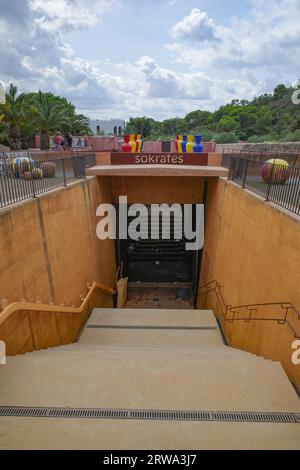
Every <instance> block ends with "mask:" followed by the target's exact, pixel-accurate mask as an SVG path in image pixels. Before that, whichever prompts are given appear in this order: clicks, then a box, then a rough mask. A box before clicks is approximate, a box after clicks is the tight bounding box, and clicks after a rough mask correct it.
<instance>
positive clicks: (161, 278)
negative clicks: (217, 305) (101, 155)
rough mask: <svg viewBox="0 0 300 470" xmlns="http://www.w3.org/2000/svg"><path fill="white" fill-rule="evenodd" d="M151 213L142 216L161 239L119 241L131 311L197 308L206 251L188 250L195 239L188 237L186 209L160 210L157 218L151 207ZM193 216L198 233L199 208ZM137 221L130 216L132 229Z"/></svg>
mask: <svg viewBox="0 0 300 470" xmlns="http://www.w3.org/2000/svg"><path fill="white" fill-rule="evenodd" d="M147 209H148V213H147V215H146V214H144V215H140V220H141V222H142V223H144V222H146V226H148V227H151V229H152V230H153V229H154V231H156V233H157V239H154V238H153V237H152V236H151V235H150V236H149V237H148V238H145V239H143V238H139V239H138V240H134V239H131V238H130V237H128V238H127V239H126V240H118V241H117V259H118V264H119V265H121V264H122V266H123V275H124V276H125V277H128V281H129V284H128V287H129V288H128V298H127V307H136V308H139V307H141V308H142V307H143V308H145V307H147V308H185V309H186V308H193V307H194V304H195V297H196V292H197V284H198V271H199V261H200V257H201V252H202V251H201V250H193V251H191V250H187V244H188V243H189V242H191V239H190V238H189V239H187V238H186V236H185V234H186V232H185V219H186V214H185V212H184V208H183V205H178V211H177V212H176V210H175V211H174V212H171V213H170V212H169V213H168V214H167V213H166V211H168V209H163V208H162V206H160V208H157V211H158V212H157V213H156V214H155V209H153V207H151V208H150V206H147ZM117 211H118V212H119V206H118V207H117ZM164 211H165V212H164ZM129 213H130V207H129ZM191 215H192V227H191V229H192V231H193V232H195V231H196V230H197V216H196V205H195V204H194V205H191ZM168 217H169V219H168ZM145 218H146V220H145ZM118 219H119V218H118ZM133 219H134V217H133V216H128V220H127V224H128V228H129V227H130V224H131V223H132V221H133ZM166 220H169V222H170V223H169V224H167V225H168V228H166V226H165V224H164V222H166ZM178 229H179V230H178ZM128 231H129V230H128ZM179 233H180V236H179Z"/></svg>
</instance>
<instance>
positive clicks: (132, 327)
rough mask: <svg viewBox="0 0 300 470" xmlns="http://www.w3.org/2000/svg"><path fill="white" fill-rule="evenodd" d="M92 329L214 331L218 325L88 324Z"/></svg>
mask: <svg viewBox="0 0 300 470" xmlns="http://www.w3.org/2000/svg"><path fill="white" fill-rule="evenodd" d="M86 328H90V329H112V330H174V331H181V330H185V331H213V330H217V329H218V328H217V327H216V326H139V325H87V326H86Z"/></svg>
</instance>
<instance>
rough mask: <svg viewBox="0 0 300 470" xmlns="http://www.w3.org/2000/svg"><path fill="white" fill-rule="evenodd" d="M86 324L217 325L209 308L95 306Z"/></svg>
mask: <svg viewBox="0 0 300 470" xmlns="http://www.w3.org/2000/svg"><path fill="white" fill-rule="evenodd" d="M87 325H128V326H130V325H131V326H135V325H138V326H145V327H146V326H156V327H159V326H162V327H163V326H179V327H180V326H183V327H218V324H217V321H216V319H215V316H214V314H213V312H212V311H211V310H176V309H174V310H159V309H151V310H147V309H143V310H141V309H117V308H116V309H109V308H97V309H95V310H94V311H93V313H92V315H91V316H90V318H89V320H88V322H87Z"/></svg>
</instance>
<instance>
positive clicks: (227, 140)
mask: <svg viewBox="0 0 300 470" xmlns="http://www.w3.org/2000/svg"><path fill="white" fill-rule="evenodd" d="M238 140H239V139H238V138H237V135H236V134H235V133H234V132H222V133H221V134H216V135H215V141H216V143H217V144H234V143H235V142H238Z"/></svg>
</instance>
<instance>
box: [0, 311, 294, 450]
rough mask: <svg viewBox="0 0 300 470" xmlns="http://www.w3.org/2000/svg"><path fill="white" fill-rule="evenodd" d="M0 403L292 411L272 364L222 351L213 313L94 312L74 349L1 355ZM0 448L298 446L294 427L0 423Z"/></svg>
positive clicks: (73, 420)
mask: <svg viewBox="0 0 300 470" xmlns="http://www.w3.org/2000/svg"><path fill="white" fill-rule="evenodd" d="M0 406H2V407H3V406H12V407H45V408H52V407H58V408H66V409H70V408H76V409H77V408H87V409H91V408H93V409H99V408H101V409H107V410H116V409H118V410H119V409H122V410H124V409H126V410H149V411H150V410H175V411H186V410H188V411H195V412H197V411H206V412H209V413H214V412H220V411H222V412H240V413H242V412H253V413H255V412H258V413H259V412H272V413H280V412H288V413H299V412H300V402H299V399H298V397H297V395H296V393H295V391H294V389H293V387H292V385H291V384H290V382H289V381H288V379H287V377H286V375H285V373H284V371H283V370H282V368H281V366H280V364H278V363H274V362H272V361H267V360H265V359H262V358H258V357H257V356H254V355H252V354H249V353H246V352H243V351H239V350H236V349H233V348H230V347H227V346H225V345H224V343H223V340H222V336H221V334H220V331H219V328H218V325H217V322H216V320H215V318H214V315H213V313H212V312H210V311H196V310H186V311H185V310H136V309H134V310H131V309H126V310H118V309H97V310H95V311H94V312H93V314H92V316H91V317H90V319H89V321H88V323H87V325H86V327H85V329H84V331H83V333H82V335H81V338H80V341H79V342H78V343H76V344H72V345H67V346H61V347H58V348H53V349H48V350H44V351H39V352H34V353H28V354H25V355H23V356H17V357H13V358H8V360H7V365H6V366H0ZM0 415H1V410H0ZM299 421H300V420H299ZM299 421H298V422H299ZM0 448H1V449H109V450H110V449H111V450H113V449H186V450H188V449H299V448H300V426H299V424H296V423H289V422H288V423H266V422H257V421H256V420H254V421H253V422H246V421H245V420H244V419H243V417H240V419H238V420H233V421H232V422H230V421H229V420H228V419H226V418H225V419H222V418H220V419H216V420H211V421H210V420H208V421H203V420H194V421H193V420H183V421H180V420H176V419H174V420H173V419H171V420H166V419H162V420H156V419H144V418H142V419H115V418H113V419H112V418H111V419H90V418H78V417H70V418H62V417H58V418H50V417H42V418H37V417H36V418H34V417H31V416H30V417H18V416H2V417H1V416H0Z"/></svg>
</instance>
